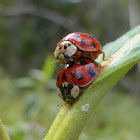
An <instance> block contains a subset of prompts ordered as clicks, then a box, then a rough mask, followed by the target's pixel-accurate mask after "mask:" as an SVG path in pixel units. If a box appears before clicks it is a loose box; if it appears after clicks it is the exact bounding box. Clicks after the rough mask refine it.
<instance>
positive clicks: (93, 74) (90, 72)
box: [88, 67, 96, 77]
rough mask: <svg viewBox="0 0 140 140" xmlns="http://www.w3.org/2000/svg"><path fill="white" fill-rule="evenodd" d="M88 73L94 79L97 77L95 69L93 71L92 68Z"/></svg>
mask: <svg viewBox="0 0 140 140" xmlns="http://www.w3.org/2000/svg"><path fill="white" fill-rule="evenodd" d="M88 73H89V74H90V75H91V76H92V77H94V76H95V75H96V72H95V71H94V69H93V68H92V67H89V69H88Z"/></svg>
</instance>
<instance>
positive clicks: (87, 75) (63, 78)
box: [57, 58, 100, 88]
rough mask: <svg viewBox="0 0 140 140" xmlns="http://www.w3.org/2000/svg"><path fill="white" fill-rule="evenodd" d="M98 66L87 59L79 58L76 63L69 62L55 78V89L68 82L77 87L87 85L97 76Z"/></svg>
mask: <svg viewBox="0 0 140 140" xmlns="http://www.w3.org/2000/svg"><path fill="white" fill-rule="evenodd" d="M99 71H100V66H98V65H97V64H95V63H94V62H93V61H92V60H91V59H89V58H79V59H78V60H77V61H76V62H74V61H70V63H69V64H68V65H66V66H65V68H63V69H62V70H60V72H59V75H58V78H57V87H58V88H59V87H60V85H61V84H62V83H63V82H69V83H72V84H74V85H77V86H79V87H85V86H87V85H89V84H90V83H91V82H92V81H93V80H94V79H95V78H96V76H97V75H98V73H99Z"/></svg>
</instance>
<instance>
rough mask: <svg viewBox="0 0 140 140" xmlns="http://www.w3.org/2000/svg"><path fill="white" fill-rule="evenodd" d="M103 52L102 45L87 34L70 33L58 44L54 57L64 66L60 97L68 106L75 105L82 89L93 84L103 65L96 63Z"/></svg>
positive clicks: (61, 75)
mask: <svg viewBox="0 0 140 140" xmlns="http://www.w3.org/2000/svg"><path fill="white" fill-rule="evenodd" d="M99 54H103V61H105V53H104V52H103V51H102V48H101V45H100V43H99V42H98V41H97V40H96V39H95V38H94V37H92V36H91V35H88V34H85V33H78V32H74V33H70V34H68V35H67V36H65V37H64V38H63V39H62V40H61V41H60V42H58V43H57V45H56V49H55V51H54V56H55V57H56V58H57V59H58V60H57V61H58V62H60V63H61V65H63V69H62V70H60V72H59V75H58V78H57V87H58V92H59V93H58V95H59V97H60V98H62V99H63V101H65V102H66V103H68V104H73V103H74V102H75V101H76V100H77V98H78V97H79V95H80V94H81V93H82V89H83V88H84V87H86V86H88V85H89V84H91V83H92V82H93V80H94V79H95V78H96V76H97V75H98V73H99V72H100V69H101V65H100V64H99V63H97V62H96V61H95V59H96V58H97V57H98V55H99Z"/></svg>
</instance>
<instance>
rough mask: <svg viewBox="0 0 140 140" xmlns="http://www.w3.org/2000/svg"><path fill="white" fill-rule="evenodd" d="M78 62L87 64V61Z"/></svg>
mask: <svg viewBox="0 0 140 140" xmlns="http://www.w3.org/2000/svg"><path fill="white" fill-rule="evenodd" d="M80 64H81V65H86V64H88V63H87V62H86V61H81V62H80Z"/></svg>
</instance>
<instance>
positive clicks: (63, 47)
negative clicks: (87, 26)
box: [54, 32, 105, 64]
mask: <svg viewBox="0 0 140 140" xmlns="http://www.w3.org/2000/svg"><path fill="white" fill-rule="evenodd" d="M99 54H103V60H104V61H105V53H104V52H103V51H102V48H101V45H100V43H99V42H98V40H96V39H95V38H94V37H92V36H91V35H88V34H86V33H78V32H74V33H70V34H68V35H67V36H65V37H64V38H63V39H62V40H61V41H60V42H58V43H57V45H56V49H55V51H54V56H55V57H56V58H57V59H58V60H59V61H60V63H61V64H65V63H68V62H69V61H70V60H72V59H76V58H79V57H80V56H85V57H89V58H91V59H92V60H93V61H94V60H95V59H96V58H97V57H98V55H99Z"/></svg>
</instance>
